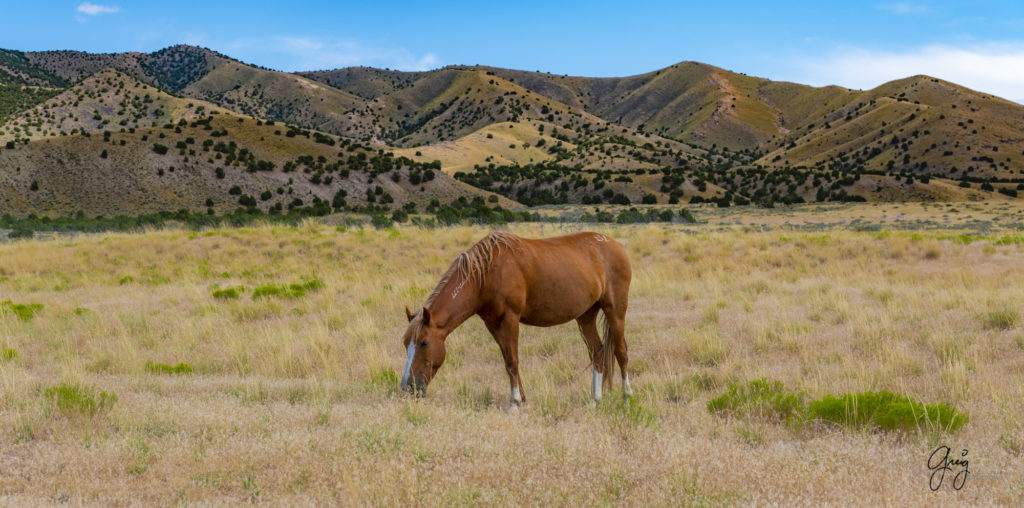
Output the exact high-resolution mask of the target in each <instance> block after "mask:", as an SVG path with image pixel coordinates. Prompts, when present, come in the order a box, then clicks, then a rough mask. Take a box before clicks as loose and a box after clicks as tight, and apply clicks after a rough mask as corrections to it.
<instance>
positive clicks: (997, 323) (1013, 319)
mask: <svg viewBox="0 0 1024 508" xmlns="http://www.w3.org/2000/svg"><path fill="white" fill-rule="evenodd" d="M1017 319H1018V315H1017V311H1016V310H1014V309H997V310H990V311H988V312H987V313H985V315H984V316H982V324H984V325H985V328H988V329H989V330H1009V329H1010V328H1013V326H1014V325H1015V324H1017Z"/></svg>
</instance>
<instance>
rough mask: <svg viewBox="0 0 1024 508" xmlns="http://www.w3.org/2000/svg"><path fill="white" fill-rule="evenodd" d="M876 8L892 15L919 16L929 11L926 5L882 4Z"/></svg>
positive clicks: (906, 3) (908, 3) (905, 3)
mask: <svg viewBox="0 0 1024 508" xmlns="http://www.w3.org/2000/svg"><path fill="white" fill-rule="evenodd" d="M878 8H879V9H882V10H883V11H889V12H891V13H893V14H921V13H925V12H929V11H930V10H931V8H929V7H928V6H927V5H921V4H912V3H910V2H898V3H891V4H882V5H879V6H878Z"/></svg>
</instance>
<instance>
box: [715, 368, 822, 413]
mask: <svg viewBox="0 0 1024 508" xmlns="http://www.w3.org/2000/svg"><path fill="white" fill-rule="evenodd" d="M708 411H710V412H712V413H721V412H729V413H732V414H735V415H738V416H743V417H747V416H753V417H758V418H767V419H772V420H778V421H795V420H798V419H799V418H800V417H801V414H802V412H803V395H802V394H799V393H795V392H791V391H789V390H788V389H786V387H784V386H783V385H782V383H781V382H780V381H769V380H767V379H765V378H761V379H757V380H754V381H751V382H749V383H747V384H738V383H730V384H729V387H728V388H727V389H726V392H725V393H724V394H722V395H721V396H719V397H716V398H714V399H711V401H709V402H708Z"/></svg>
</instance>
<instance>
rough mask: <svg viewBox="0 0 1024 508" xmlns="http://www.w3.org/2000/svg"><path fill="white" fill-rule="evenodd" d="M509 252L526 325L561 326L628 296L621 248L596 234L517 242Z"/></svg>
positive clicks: (628, 274)
mask: <svg viewBox="0 0 1024 508" xmlns="http://www.w3.org/2000/svg"><path fill="white" fill-rule="evenodd" d="M510 253H511V255H512V256H514V257H515V258H516V260H515V263H514V264H515V265H516V266H518V268H519V270H521V277H522V280H523V282H524V283H525V288H524V289H525V291H526V295H525V296H526V302H525V307H526V309H525V315H524V318H525V319H524V322H527V323H528V324H538V325H540V326H549V325H552V324H558V323H564V322H565V321H568V320H569V319H574V318H576V317H578V316H579V315H580V314H582V313H583V312H585V311H586V310H587V309H589V308H590V307H592V306H593V305H594V304H595V303H598V302H601V301H606V300H608V299H620V298H623V297H624V296H623V295H624V294H625V293H626V292H628V291H629V281H630V278H631V270H630V265H629V259H628V257H627V256H626V252H625V249H624V248H623V247H622V245H621V244H619V243H618V242H616V241H615V240H613V239H611V238H609V237H607V236H605V235H603V234H601V233H593V232H585V233H575V234H571V235H565V236H559V237H553V238H543V239H536V240H528V239H521V242H520V243H519V245H518V246H517V248H514V249H511V250H510Z"/></svg>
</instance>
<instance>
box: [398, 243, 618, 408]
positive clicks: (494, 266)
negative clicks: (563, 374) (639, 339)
mask: <svg viewBox="0 0 1024 508" xmlns="http://www.w3.org/2000/svg"><path fill="white" fill-rule="evenodd" d="M631 278H632V268H631V267H630V264H629V258H628V257H627V256H626V251H625V249H623V248H622V245H620V244H619V243H618V242H616V241H615V240H612V239H611V238H609V237H607V236H605V235H603V234H600V233H576V234H572V235H566V236H559V237H556V238H545V239H540V240H532V239H527V238H520V237H518V236H515V235H513V234H510V233H504V232H494V233H491V234H489V235H487V236H486V237H484V239H482V240H480V241H479V242H477V243H476V245H473V247H471V248H470V249H469V250H467V251H466V252H463V253H461V254H459V256H458V257H457V258H456V259H455V262H454V263H452V265H451V267H449V268H448V271H447V272H445V274H444V276H443V277H441V281H440V282H438V283H437V287H436V288H434V291H433V292H431V293H430V296H428V297H427V302H426V303H425V304H424V305H423V308H422V309H420V310H419V311H417V312H415V313H413V312H410V311H409V309H408V308H406V309H405V314H406V317H407V318H408V319H409V327H408V329H406V331H405V335H404V337H403V341H404V345H405V350H406V355H407V358H406V362H405V370H404V372H403V373H402V389H403V390H405V391H407V392H415V393H416V394H417V395H419V396H423V395H426V392H427V385H428V384H429V383H430V380H431V379H433V377H434V375H435V374H437V370H438V369H439V368H440V367H441V364H442V363H444V359H445V346H444V342H445V339H446V338H447V337H448V334H450V333H451V332H452V330H454V329H455V328H456V327H458V326H459V325H461V324H462V323H463V322H464V321H466V320H467V319H469V318H470V317H471V316H473V315H474V314H476V315H479V316H480V318H481V319H482V320H483V322H484V324H485V325H486V326H487V330H488V331H490V332H491V335H492V336H494V340H495V341H496V342H497V343H498V347H500V348H501V355H502V357H504V359H505V370H506V371H507V372H508V378H509V383H510V384H511V387H512V395H511V397H510V401H509V407H510V408H512V407H516V406H518V405H519V404H521V403H523V402H524V401H525V400H526V397H525V396H524V395H523V393H524V392H523V383H522V381H521V380H520V379H519V323H523V324H527V325H531V326H554V325H558V324H562V323H566V322H568V321H570V320H573V319H575V320H576V323H577V324H578V325H579V328H580V333H581V334H582V335H583V340H584V342H586V344H587V349H588V350H589V352H590V362H591V370H592V372H593V379H592V383H591V390H592V394H593V397H594V401H595V402H596V401H598V400H600V398H601V391H602V388H611V381H612V369H613V368H614V362H615V360H616V359H618V362H619V369H620V370H621V373H622V391H623V396H625V397H629V396H630V395H632V390H631V389H630V387H629V376H628V375H627V374H626V364H627V363H628V362H629V359H628V357H627V355H626V337H625V335H624V328H625V318H626V306H627V304H628V300H629V283H630V279H631ZM598 311H602V313H603V314H604V342H602V341H601V338H600V337H599V336H598V333H597V312H598Z"/></svg>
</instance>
